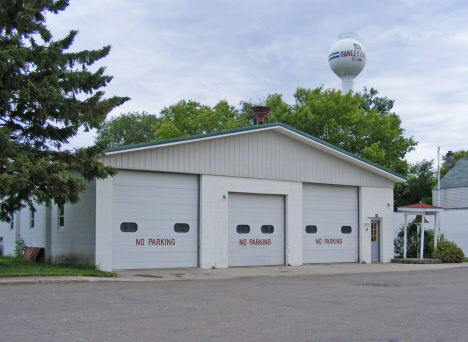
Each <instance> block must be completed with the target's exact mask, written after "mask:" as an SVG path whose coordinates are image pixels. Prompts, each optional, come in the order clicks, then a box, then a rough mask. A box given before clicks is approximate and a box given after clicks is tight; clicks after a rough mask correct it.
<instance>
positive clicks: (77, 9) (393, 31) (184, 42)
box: [46, 0, 468, 164]
mask: <svg viewBox="0 0 468 342" xmlns="http://www.w3.org/2000/svg"><path fill="white" fill-rule="evenodd" d="M467 18H468V2H467V1H466V0H464V1H456V0H453V1H452V0H451V1H440V0H437V1H432V0H424V1H422V0H421V1H418V0H414V1H413V0H407V1H375V0H374V1H365V0H360V1H347V0H341V1H334V0H327V1H319V0H317V1H306V0H288V1H286V0H283V1H276V0H268V1H260V0H259V1H256V0H250V1H244V0H235V1H228V0H192V1H189V0H172V1H170V0H167V1H163V0H70V6H69V7H68V8H67V9H66V10H65V11H64V12H60V13H59V14H58V15H54V14H49V15H47V22H46V23H47V26H48V28H49V29H50V30H51V33H52V35H53V37H54V39H60V38H63V37H64V36H65V35H66V34H67V33H68V31H69V30H72V29H73V30H78V31H79V34H78V36H77V37H76V39H75V42H74V44H73V45H72V48H71V50H72V51H80V50H85V49H86V50H92V49H99V48H101V47H103V46H105V45H111V46H112V49H111V52H110V54H109V55H108V56H107V57H106V58H104V59H102V60H101V61H99V63H98V65H97V66H105V67H106V74H108V75H113V76H114V79H113V80H112V81H111V83H110V84H109V85H108V86H107V87H106V88H105V89H104V91H105V92H106V96H109V97H110V96H113V95H118V96H128V97H130V98H131V100H130V101H127V102H126V103H125V104H124V105H122V106H120V107H117V108H115V109H114V110H113V111H112V112H111V113H110V116H109V117H113V116H117V115H120V113H127V112H130V111H140V112H141V111H146V112H149V113H153V114H159V112H160V111H161V109H162V108H164V107H168V106H170V105H172V104H175V103H177V102H178V101H180V100H182V99H185V100H195V101H197V102H200V103H202V104H206V105H211V106H213V105H215V104H216V103H218V102H219V101H220V100H227V101H228V102H229V104H231V105H234V106H239V102H240V101H243V100H250V99H257V98H264V97H266V95H268V94H271V93H280V94H283V97H284V99H286V100H287V101H288V102H289V103H293V101H294V97H293V94H294V92H295V91H296V89H297V88H298V87H303V88H311V89H313V88H316V87H320V86H323V87H324V88H325V89H328V88H335V89H341V80H340V79H339V78H338V77H337V76H336V75H335V74H334V73H333V72H332V71H331V69H330V67H329V65H328V54H329V51H330V48H331V47H332V45H333V44H334V43H335V42H336V41H337V36H338V35H339V34H341V33H344V32H353V33H355V34H356V35H357V38H358V40H359V41H360V42H361V43H362V45H364V47H365V49H366V50H367V64H366V67H365V68H364V70H363V71H362V72H361V74H359V75H358V76H357V77H356V79H355V82H354V91H357V92H362V91H363V89H364V87H367V88H368V89H370V88H374V89H377V90H378V91H379V96H382V97H387V98H389V99H391V100H394V101H395V103H394V107H393V111H394V112H395V113H396V114H398V115H399V116H400V118H401V121H402V124H401V126H402V127H403V128H404V129H405V133H404V135H405V137H411V136H412V137H414V139H415V140H417V141H418V142H419V144H418V146H417V147H416V149H415V151H412V152H410V153H409V154H408V155H407V160H408V161H410V162H411V163H415V162H418V161H421V160H423V159H427V160H431V159H434V160H437V147H438V146H440V150H441V156H442V155H443V154H445V153H446V152H447V151H449V150H451V151H457V150H461V149H464V150H467V149H468V115H467V109H468V87H467V84H466V83H467V78H468V62H467V60H468V58H467V56H468V20H467ZM97 66H96V67H97ZM94 134H95V132H90V133H84V132H82V133H80V134H79V135H78V136H77V137H75V138H73V139H72V140H71V141H70V147H79V146H88V145H92V144H93V142H94ZM436 164H437V162H436Z"/></svg>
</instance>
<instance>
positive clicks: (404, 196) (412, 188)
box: [394, 159, 437, 210]
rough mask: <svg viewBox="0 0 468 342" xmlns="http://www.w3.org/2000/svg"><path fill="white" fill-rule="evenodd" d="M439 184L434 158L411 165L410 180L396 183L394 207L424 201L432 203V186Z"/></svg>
mask: <svg viewBox="0 0 468 342" xmlns="http://www.w3.org/2000/svg"><path fill="white" fill-rule="evenodd" d="M436 184H437V172H436V171H435V170H434V160H425V159H424V160H423V161H421V162H417V163H415V164H411V165H410V166H409V171H408V181H407V182H406V183H397V184H395V190H394V197H395V201H394V209H395V210H396V209H397V208H398V207H402V206H405V205H410V204H415V203H419V202H420V201H422V202H423V203H426V204H432V188H433V187H434V185H436Z"/></svg>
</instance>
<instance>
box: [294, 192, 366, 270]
mask: <svg viewBox="0 0 468 342" xmlns="http://www.w3.org/2000/svg"><path fill="white" fill-rule="evenodd" d="M302 196H303V207H302V215H303V227H302V229H303V230H302V232H303V233H302V237H303V239H302V243H303V261H304V263H326V262H356V261H357V260H358V188H357V187H353V186H338V185H325V184H304V185H303V187H302Z"/></svg>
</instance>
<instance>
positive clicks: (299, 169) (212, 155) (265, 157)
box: [103, 131, 393, 188]
mask: <svg viewBox="0 0 468 342" xmlns="http://www.w3.org/2000/svg"><path fill="white" fill-rule="evenodd" d="M103 161H104V163H105V164H106V165H109V166H113V167H116V168H119V169H130V170H151V171H166V172H179V173H192V174H209V175H221V176H233V177H249V178H264V179H274V180H288V181H302V182H311V183H326V184H342V185H354V186H373V187H385V188H393V182H391V181H390V180H387V179H385V178H382V177H379V176H377V175H375V174H374V173H372V172H369V171H366V170H363V169H361V168H359V167H358V166H355V165H352V164H350V163H347V162H345V161H343V160H340V159H338V158H335V157H333V156H330V155H328V154H326V153H324V152H322V151H319V150H316V149H314V148H312V147H309V146H306V145H304V144H301V143H299V142H297V141H295V140H293V139H291V138H289V137H286V136H283V135H281V134H279V133H276V132H272V131H264V132H252V133H245V134H240V135H233V136H226V137H220V138H216V139H210V140H204V141H192V142H188V143H183V144H179V145H173V146H161V147H158V146H155V147H154V148H152V149H147V150H142V151H134V152H122V153H118V154H112V155H108V156H105V157H104V159H103Z"/></svg>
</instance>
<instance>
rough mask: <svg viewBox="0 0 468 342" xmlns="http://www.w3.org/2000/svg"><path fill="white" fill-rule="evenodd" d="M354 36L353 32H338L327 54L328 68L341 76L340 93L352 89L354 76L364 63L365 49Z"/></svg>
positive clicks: (365, 59)
mask: <svg viewBox="0 0 468 342" xmlns="http://www.w3.org/2000/svg"><path fill="white" fill-rule="evenodd" d="M356 38H357V37H356V35H355V34H354V33H343V34H340V35H339V36H338V41H337V42H336V43H335V44H334V45H333V46H332V48H331V49H330V53H329V55H328V63H329V64H330V68H331V69H332V70H333V72H334V73H335V74H336V75H337V76H338V77H339V78H341V81H342V83H341V86H342V89H341V90H342V94H347V93H348V92H349V91H350V90H351V91H352V90H353V85H354V78H355V77H356V76H357V75H359V73H360V72H361V71H362V69H364V66H365V65H366V61H367V53H366V49H364V46H363V45H362V44H361V43H360V42H359V41H358V40H357V39H356Z"/></svg>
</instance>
